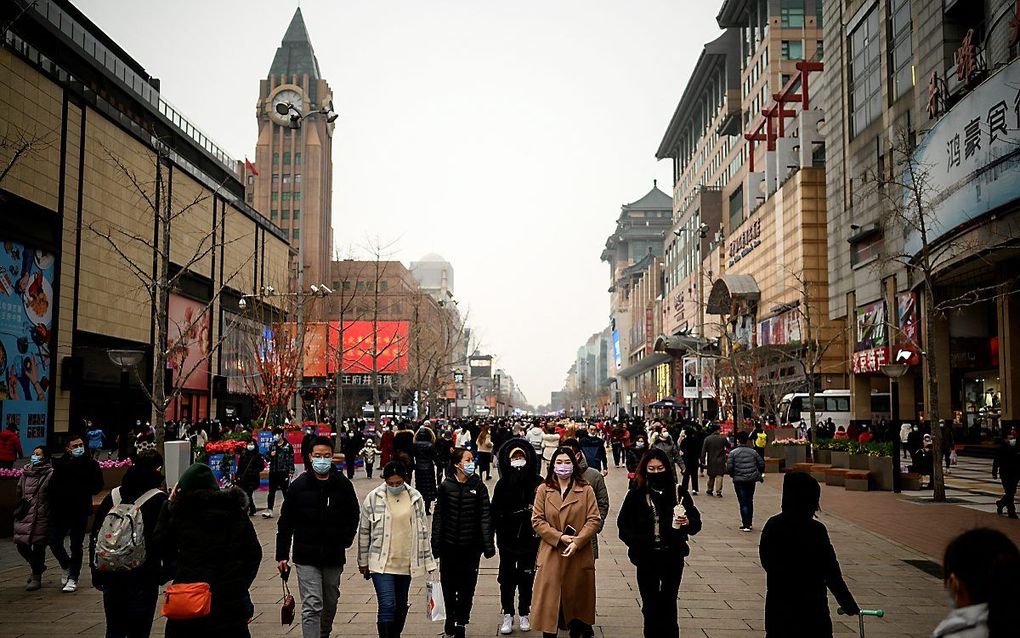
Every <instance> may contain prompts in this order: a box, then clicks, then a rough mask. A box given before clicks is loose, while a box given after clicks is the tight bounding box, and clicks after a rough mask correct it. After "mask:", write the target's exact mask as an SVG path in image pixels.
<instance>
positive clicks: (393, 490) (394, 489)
mask: <svg viewBox="0 0 1020 638" xmlns="http://www.w3.org/2000/svg"><path fill="white" fill-rule="evenodd" d="M386 491H387V492H389V493H390V494H392V495H393V496H400V494H401V493H403V491H404V486H403V485H399V486H397V487H393V486H392V485H387V486H386Z"/></svg>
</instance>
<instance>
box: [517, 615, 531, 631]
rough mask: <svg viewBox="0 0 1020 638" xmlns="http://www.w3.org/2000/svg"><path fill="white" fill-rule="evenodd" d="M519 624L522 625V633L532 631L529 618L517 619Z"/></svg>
mask: <svg viewBox="0 0 1020 638" xmlns="http://www.w3.org/2000/svg"><path fill="white" fill-rule="evenodd" d="M517 624H518V625H520V627H521V631H531V618H529V617H528V616H520V617H519V618H518V619H517Z"/></svg>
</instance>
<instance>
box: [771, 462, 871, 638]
mask: <svg viewBox="0 0 1020 638" xmlns="http://www.w3.org/2000/svg"><path fill="white" fill-rule="evenodd" d="M820 496H821V488H820V487H819V486H818V481H816V480H815V479H814V478H812V476H811V475H810V474H807V473H806V472H790V473H789V474H787V475H786V477H785V478H784V479H783V505H782V512H780V513H779V514H776V515H775V516H773V517H772V518H770V519H769V520H768V522H767V523H765V527H764V528H762V532H761V542H760V544H759V546H758V555H759V557H760V558H761V566H762V567H763V568H764V569H765V574H766V587H767V591H766V593H765V635H766V636H767V637H769V638H781V637H783V636H812V638H814V637H817V638H825V637H826V636H830V637H831V636H832V619H831V618H830V616H829V601H828V599H827V597H826V593H825V590H826V589H828V590H829V591H831V592H832V595H833V596H835V598H836V602H838V603H839V605H840V607H842V608H843V609H844V610H845V611H846V612H847V613H848V614H850V615H851V616H855V615H857V614H858V613H859V612H860V607H858V606H857V602H856V601H855V600H854V597H853V595H852V594H851V593H850V590H849V589H848V588H847V586H846V582H845V581H844V580H843V574H842V572H840V569H839V561H837V560H836V551H835V550H834V549H833V548H832V543H831V542H830V541H829V533H828V530H826V529H825V525H823V524H822V523H821V521H818V520H816V519H815V512H817V511H818V509H819V498H820ZM791 547H795V548H797V549H796V552H797V559H796V560H790V548H791ZM791 600H796V601H797V609H796V613H791V610H790V601H791Z"/></svg>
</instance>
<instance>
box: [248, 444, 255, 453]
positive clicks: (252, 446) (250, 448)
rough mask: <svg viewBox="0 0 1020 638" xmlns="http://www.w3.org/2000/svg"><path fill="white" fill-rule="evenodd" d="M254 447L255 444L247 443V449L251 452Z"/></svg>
mask: <svg viewBox="0 0 1020 638" xmlns="http://www.w3.org/2000/svg"><path fill="white" fill-rule="evenodd" d="M254 449H255V446H254V445H252V444H250V443H249V444H248V451H249V452H251V451H252V450H254Z"/></svg>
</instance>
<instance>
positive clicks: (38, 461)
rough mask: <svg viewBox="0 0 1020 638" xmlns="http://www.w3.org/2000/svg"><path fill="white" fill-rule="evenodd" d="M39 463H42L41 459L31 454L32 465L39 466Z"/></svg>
mask: <svg viewBox="0 0 1020 638" xmlns="http://www.w3.org/2000/svg"><path fill="white" fill-rule="evenodd" d="M40 463H42V457H41V456H39V455H38V454H33V455H32V465H39V464H40Z"/></svg>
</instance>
